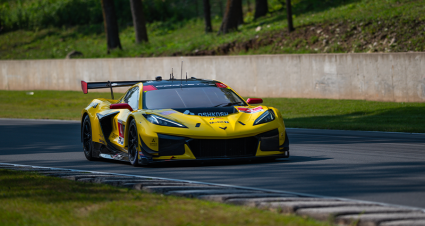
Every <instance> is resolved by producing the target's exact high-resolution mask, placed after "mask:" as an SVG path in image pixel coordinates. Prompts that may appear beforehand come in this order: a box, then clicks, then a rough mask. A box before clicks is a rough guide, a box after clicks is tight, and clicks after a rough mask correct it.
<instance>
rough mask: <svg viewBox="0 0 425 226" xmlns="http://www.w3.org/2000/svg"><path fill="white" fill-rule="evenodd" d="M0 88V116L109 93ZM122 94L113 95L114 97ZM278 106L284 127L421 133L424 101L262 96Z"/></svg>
mask: <svg viewBox="0 0 425 226" xmlns="http://www.w3.org/2000/svg"><path fill="white" fill-rule="evenodd" d="M26 92H27V91H0V108H1V109H4V110H3V111H0V117H2V118H35V119H74V120H79V119H80V114H81V110H82V109H83V108H84V107H86V106H87V105H88V103H90V101H91V100H92V99H94V98H99V97H104V98H110V93H89V94H86V95H84V94H82V93H81V92H76V91H34V95H27V94H26ZM120 95H122V94H115V97H116V98H118V97H119V96H120ZM263 100H264V105H266V106H273V107H276V108H278V109H279V110H280V111H281V113H282V115H283V118H284V120H285V125H286V126H287V127H295V128H316V129H343V130H366V131H389V132H417V133H425V127H424V126H423V125H425V114H424V112H425V103H394V102H377V101H363V100H331V99H303V98H264V99H263Z"/></svg>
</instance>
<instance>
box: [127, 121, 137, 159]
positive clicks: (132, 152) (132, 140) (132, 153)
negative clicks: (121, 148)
mask: <svg viewBox="0 0 425 226" xmlns="http://www.w3.org/2000/svg"><path fill="white" fill-rule="evenodd" d="M128 138H129V139H128V154H129V158H130V161H131V162H134V161H136V160H137V154H138V153H137V145H138V140H137V132H136V128H135V126H134V125H131V127H130V132H129V137H128Z"/></svg>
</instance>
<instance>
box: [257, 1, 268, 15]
mask: <svg viewBox="0 0 425 226" xmlns="http://www.w3.org/2000/svg"><path fill="white" fill-rule="evenodd" d="M268 12H269V6H268V5H267V0H255V13H254V20H256V19H258V18H260V17H262V16H265V15H267V13H268Z"/></svg>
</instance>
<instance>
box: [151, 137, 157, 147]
mask: <svg viewBox="0 0 425 226" xmlns="http://www.w3.org/2000/svg"><path fill="white" fill-rule="evenodd" d="M150 145H151V146H158V143H156V140H155V138H153V139H152V141H151V143H150Z"/></svg>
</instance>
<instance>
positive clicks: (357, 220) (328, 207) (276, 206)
mask: <svg viewBox="0 0 425 226" xmlns="http://www.w3.org/2000/svg"><path fill="white" fill-rule="evenodd" d="M0 169H10V170H19V171H33V172H37V173H39V174H41V175H45V176H53V177H60V178H64V179H68V180H73V181H80V182H87V183H100V184H108V185H112V186H121V187H127V188H133V189H136V190H141V191H145V192H155V193H160V194H164V195H174V196H181V197H188V198H198V199H203V200H209V201H215V202H222V203H227V204H235V205H244V206H250V207H257V208H261V209H266V210H271V211H277V212H281V213H284V214H296V215H300V216H309V217H312V218H314V219H318V220H323V221H329V220H333V221H334V223H335V224H338V225H357V226H417V225H425V209H418V208H409V207H404V206H395V205H389V204H383V203H374V202H365V201H357V200H349V199H341V198H332V197H322V196H314V195H307V194H298V193H293V192H284V191H272V190H264V189H256V188H248V187H237V186H230V185H220V184H210V183H201V182H195V181H184V180H173V179H166V178H156V177H145V176H134V175H125V174H113V173H102V172H91V171H81V170H70V169H61V168H48V167H37V166H28V165H16V164H5V163H0Z"/></svg>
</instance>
